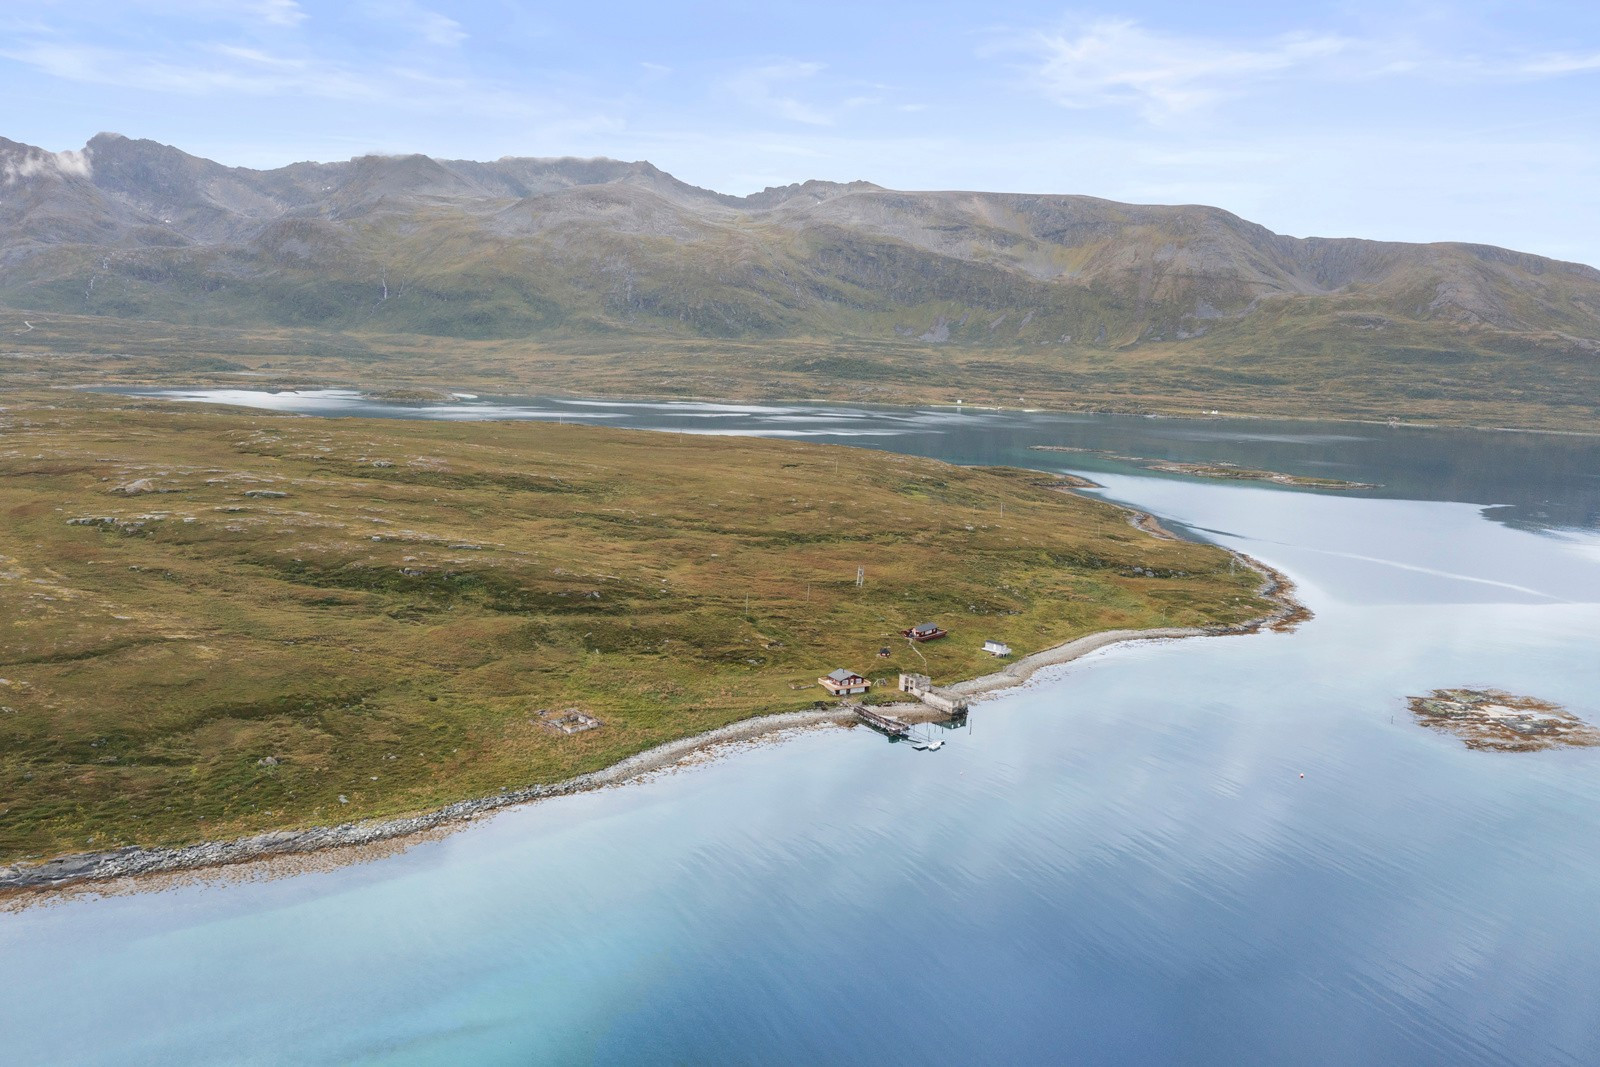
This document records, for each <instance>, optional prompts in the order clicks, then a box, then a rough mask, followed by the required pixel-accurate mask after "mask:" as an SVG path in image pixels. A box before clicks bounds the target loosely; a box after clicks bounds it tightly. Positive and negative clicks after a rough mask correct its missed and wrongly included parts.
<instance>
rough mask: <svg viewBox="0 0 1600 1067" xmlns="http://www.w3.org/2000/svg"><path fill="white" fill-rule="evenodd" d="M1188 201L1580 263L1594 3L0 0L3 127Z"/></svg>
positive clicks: (717, 184)
mask: <svg viewBox="0 0 1600 1067" xmlns="http://www.w3.org/2000/svg"><path fill="white" fill-rule="evenodd" d="M102 130H108V131H114V132H117V133H122V134H125V135H127V136H130V137H148V138H151V139H154V140H157V141H161V142H163V143H166V144H171V145H176V146H177V147H179V148H182V149H183V150H185V151H187V152H191V153H194V154H196V155H202V156H206V157H209V158H212V159H216V160H218V161H220V162H223V163H228V164H233V165H240V166H254V167H266V166H277V165H281V164H285V163H289V162H294V161H298V160H304V159H317V160H336V159H347V158H350V157H351V156H355V155H362V154H366V153H370V152H383V153H406V152H423V153H426V154H428V155H432V156H437V157H442V158H465V159H494V158H498V157H501V156H507V155H520V156H564V155H572V156H612V157H616V158H621V159H648V160H650V161H651V162H653V163H655V164H656V165H657V166H659V167H661V168H662V169H664V170H667V171H670V172H671V173H673V174H675V175H677V176H678V177H680V178H682V179H684V180H685V181H689V182H692V183H694V184H696V185H702V186H706V187H708V188H713V189H717V190H720V191H723V192H730V193H748V192H753V191H755V190H758V189H761V188H764V187H766V186H769V185H784V184H788V183H790V182H797V181H804V180H806V179H808V178H823V179H829V180H834V181H851V180H855V179H866V180H868V181H873V182H876V183H878V184H880V185H885V186H890V187H894V188H905V189H952V188H955V189H983V190H1004V191H1019V192H1042V193H1083V194H1088V195H1092V196H1101V197H1107V198H1110V199H1114V200H1127V201H1134V202H1139V203H1203V204H1213V205H1216V206H1219V207H1223V208H1226V209H1228V210H1230V211H1233V212H1235V213H1237V214H1239V215H1242V216H1244V217H1245V218H1248V219H1251V220H1252V221H1255V222H1259V223H1262V224H1263V225H1266V226H1268V227H1270V228H1271V229H1274V230H1276V231H1278V232H1280V233H1290V234H1294V235H1296V236H1323V237H1371V238H1380V239H1391V240H1407V241H1434V240H1463V241H1476V242H1482V243H1487V244H1498V245H1505V246H1508V247H1512V248H1517V249H1521V250H1524V251H1530V252H1537V253H1540V254H1544V255H1549V256H1556V257H1559V258H1563V259H1574V260H1579V261H1582V262H1587V263H1591V264H1600V3H1595V2H1593V0H1584V2H1571V0H1566V2H1554V0H1522V2H1517V3H1505V2H1487V0H1478V2H1467V0H1463V2H1449V0H1442V2H1411V0H1384V2H1373V0H1350V2H1344V3H1283V2H1281V0H1280V2H1277V3H1249V2H1242V0H1212V2H1209V3H1203V4H1202V3H1195V2H1193V0H1169V2H1157V0H1152V2H1141V3H1133V2H1123V3H1116V2H1107V3H1102V4H1093V3H1090V4H1086V5H1061V4H1056V3H1036V2H1017V3H1007V2H1005V0H992V2H990V3H984V4H978V3H944V2H940V0H918V2H913V3H904V2H900V0H884V2H878V3H862V2H860V0H856V2H854V3H848V4H838V3H832V2H829V0H808V2H805V3H799V2H792V0H767V2H765V3H759V4H757V3H737V4H736V3H676V4H675V3H670V2H660V0H657V2H650V3H634V2H627V0H617V2H611V3H589V4H583V3H574V2H572V0H566V2H563V3H523V2H513V0H479V2H475V3H443V2H434V0H344V2H339V3H332V2H323V0H116V2H106V0H0V136H5V137H9V138H11V139H13V140H17V141H22V142H25V143H28V144H33V145H38V146H40V147H43V148H48V149H52V150H57V151H60V150H68V149H73V148H78V147H81V146H82V144H83V143H84V142H85V141H86V140H88V138H90V137H91V136H93V135H94V134H95V133H98V132H100V131H102Z"/></svg>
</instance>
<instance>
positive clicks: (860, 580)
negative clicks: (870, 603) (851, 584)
mask: <svg viewBox="0 0 1600 1067" xmlns="http://www.w3.org/2000/svg"><path fill="white" fill-rule="evenodd" d="M866 581H867V568H865V567H857V568H856V588H857V589H860V588H861V587H862V586H863V585H864V584H866Z"/></svg>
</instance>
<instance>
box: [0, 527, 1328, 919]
mask: <svg viewBox="0 0 1600 1067" xmlns="http://www.w3.org/2000/svg"><path fill="white" fill-rule="evenodd" d="M1117 506H1118V507H1124V509H1125V510H1128V511H1129V512H1130V513H1131V514H1130V520H1129V521H1130V523H1131V524H1133V525H1136V526H1137V525H1138V524H1139V522H1140V520H1141V519H1143V520H1147V521H1150V522H1154V521H1155V520H1154V517H1153V516H1150V515H1148V514H1147V513H1145V512H1139V511H1137V510H1136V509H1132V508H1126V506H1125V505H1117ZM1141 528H1143V527H1141ZM1162 532H1163V533H1164V534H1165V535H1166V536H1167V537H1171V536H1173V535H1172V534H1170V533H1167V532H1166V531H1162ZM1158 536H1159V535H1158ZM1233 554H1234V555H1235V556H1236V557H1238V558H1239V559H1240V560H1241V561H1242V562H1243V563H1244V564H1245V565H1246V566H1248V567H1249V568H1250V569H1251V570H1253V571H1255V572H1256V573H1257V574H1259V575H1261V577H1262V585H1261V588H1260V590H1259V593H1258V595H1260V596H1262V597H1264V598H1266V599H1269V600H1273V601H1276V602H1277V603H1278V605H1279V606H1278V609H1277V610H1276V611H1273V612H1269V613H1268V614H1266V615H1263V616H1261V617H1260V618H1258V619H1253V620H1250V621H1249V622H1244V623H1236V624H1232V625H1219V626H1209V627H1157V628H1154V629H1149V630H1102V631H1100V632H1098V633H1092V634H1085V635H1083V636H1082V637H1077V638H1074V639H1072V640H1071V641H1067V642H1065V643H1063V644H1060V645H1056V646H1054V647H1052V648H1046V649H1042V650H1040V651H1038V652H1034V653H1030V654H1029V655H1026V656H1023V657H1021V658H1020V659H1017V660H1015V661H1014V662H1011V663H1008V664H1006V665H1005V666H1004V667H1002V668H1001V669H999V670H997V671H994V672H992V673H990V674H984V675H980V676H978V677H977V678H970V679H967V680H965V681H961V682H955V683H952V684H951V685H949V686H946V687H944V688H946V689H947V690H949V691H951V692H954V693H957V694H959V695H961V696H966V697H985V696H990V695H993V694H995V693H998V692H1003V691H1005V690H1008V689H1014V688H1016V687H1018V686H1021V685H1023V684H1024V683H1026V682H1027V681H1029V680H1030V679H1031V678H1032V677H1033V676H1034V675H1035V674H1036V673H1038V672H1039V671H1040V670H1042V669H1044V668H1046V667H1054V666H1059V665H1061V664H1065V663H1071V662H1073V661H1074V660H1077V659H1081V658H1082V657H1084V656H1087V655H1089V654H1090V653H1092V652H1097V651H1099V650H1100V649H1103V648H1109V647H1111V646H1112V645H1118V644H1126V643H1130V642H1135V641H1162V640H1175V639H1179V638H1187V637H1222V636H1236V635H1243V634H1253V633H1259V632H1260V631H1262V630H1273V631H1279V632H1281V631H1286V630H1289V629H1293V627H1294V626H1295V625H1297V624H1298V623H1299V622H1300V621H1302V620H1303V619H1306V618H1309V617H1310V612H1309V611H1308V610H1307V609H1306V608H1305V606H1304V605H1303V604H1301V603H1300V602H1299V600H1298V599H1296V598H1295V596H1294V584H1293V583H1292V582H1291V581H1290V580H1289V579H1288V578H1287V577H1286V576H1285V575H1283V574H1282V573H1281V572H1279V571H1277V570H1275V569H1274V568H1272V567H1269V566H1267V565H1266V564H1264V563H1262V562H1260V561H1259V560H1255V559H1252V558H1251V557H1249V556H1247V555H1245V554H1243V553H1240V552H1235V553H1233ZM923 707H924V706H923V705H920V704H918V705H914V706H910V707H907V708H906V711H909V713H910V714H909V716H907V717H913V718H918V719H921V718H924V717H926V716H921V715H918V714H917V711H918V710H921V709H923ZM927 710H928V711H930V712H931V711H932V709H927ZM854 722H855V717H854V715H853V714H852V713H850V712H849V711H846V710H843V709H842V708H840V707H838V706H832V707H827V708H817V709H811V710H804V711H790V712H778V713H775V714H772V715H756V716H752V717H751V718H748V719H740V720H739V721H737V722H733V723H729V724H728V725H726V726H721V727H718V728H716V729H714V730H710V731H707V732H705V733H700V734H694V735H691V736H689V737H683V738H678V739H677V740H674V741H667V742H664V743H663V744H660V745H657V746H655V747H654V748H649V749H645V750H644V751H643V752H638V753H635V754H634V755H632V756H629V757H627V758H626V759H623V760H620V761H618V762H617V763H613V764H612V765H611V766H609V767H604V768H601V769H600V770H597V771H590V772H589V773H587V774H580V775H577V776H576V777H573V778H568V779H565V780H563V781H560V782H552V783H546V784H542V785H533V786H528V787H527V788H524V789H514V790H508V791H505V792H501V793H495V794H491V795H489V796H484V797H475V798H471V799H467V800H460V801H457V802H455V803H453V804H448V805H445V806H444V807H442V808H436V809H434V810H432V811H427V812H422V813H420V814H417V815H411V816H403V817H399V818H393V819H376V820H364V821H360V822H352V823H341V824H339V825H336V826H319V827H310V828H306V829H301V830H273V831H268V832H266V833H261V834H252V835H250V836H248V837H240V838H233V839H229V840H223V841H201V842H197V843H195V844H192V845H180V846H174V847H168V848H143V847H140V846H137V845H130V846H127V847H124V848H119V849H110V850H106V851H101V852H84V853H75V854H71V855H66V856H57V857H55V858H53V859H49V860H45V861H43V862H40V863H19V864H12V865H9V866H3V867H0V904H3V903H7V902H15V900H16V898H18V897H25V898H26V897H32V898H36V899H39V900H43V899H48V898H49V897H50V896H51V895H52V894H56V893H59V892H66V891H73V890H83V889H89V888H92V887H93V886H95V885H97V884H105V883H112V882H116V881H120V880H124V879H142V878H150V877H152V876H160V875H175V874H185V873H196V872H202V871H206V870H218V869H223V868H235V867H242V866H244V865H247V864H252V863H260V862H263V861H266V862H271V861H275V860H291V859H296V858H299V859H302V860H303V859H304V858H306V857H308V856H313V855H316V856H320V857H323V858H324V859H325V860H327V861H328V862H331V863H334V864H338V863H339V862H340V860H341V857H340V856H339V855H338V854H339V853H341V852H346V853H351V855H348V856H347V857H345V858H343V860H344V862H349V863H357V862H361V861H362V859H364V858H365V856H364V855H361V854H359V853H362V852H363V850H367V849H370V847H371V846H373V845H379V844H385V843H387V844H390V845H393V846H396V847H401V848H403V847H405V846H406V844H407V843H408V841H412V840H415V839H421V838H423V837H425V836H427V835H429V834H432V833H437V832H440V831H443V832H446V833H448V832H453V831H454V830H457V829H462V828H465V827H466V826H468V825H470V824H471V823H472V821H473V820H475V819H477V818H479V817H480V816H483V815H488V814H491V813H493V812H496V811H500V810H502V809H505V808H511V807H518V806H521V805H523V804H528V803H532V802H534V801H539V800H546V799H549V798H552V797H559V796H570V795H572V794H575V793H583V792H588V791H590V790H594V789H601V788H605V787H607V786H613V785H623V784H625V783H627V782H631V781H635V780H637V779H639V778H642V777H644V776H646V775H649V774H652V773H655V772H657V771H663V770H668V769H671V768H674V767H678V766H681V765H683V764H684V763H686V762H687V761H688V760H689V759H690V758H692V757H694V756H697V755H700V754H702V753H704V752H706V751H708V750H714V749H717V748H720V747H722V746H725V745H730V744H734V743H737V742H741V741H753V740H757V739H760V738H764V737H769V736H771V735H773V734H779V733H783V732H786V731H789V730H796V729H803V728H807V727H813V726H824V725H829V724H833V725H839V726H845V725H846V724H853V723H854ZM7 898H11V899H10V901H8V899H7Z"/></svg>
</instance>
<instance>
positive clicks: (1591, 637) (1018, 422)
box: [0, 393, 1600, 1064]
mask: <svg viewBox="0 0 1600 1067" xmlns="http://www.w3.org/2000/svg"><path fill="white" fill-rule="evenodd" d="M223 399H228V400H230V401H232V402H235V403H238V402H252V403H258V404H263V405H269V404H270V405H273V406H277V407H279V408H283V409H288V410H305V411H314V412H315V413H317V414H385V415H399V416H408V417H435V418H463V417H520V418H547V419H548V418H561V419H565V420H567V421H600V422H605V423H607V424H610V425H617V426H638V427H643V428H652V429H678V430H685V429H687V430H691V431H696V432H716V433H784V434H788V435H804V436H808V437H815V438H816V439H818V440H835V441H846V442H849V443H854V444H860V445H866V446H869V447H875V448H889V449H896V450H903V451H907V452H914V453H917V454H923V455H934V456H939V457H941V458H945V459H950V460H954V461H956V462H963V463H1001V462H1004V463H1013V464H1026V465H1030V466H1037V467H1041V468H1044V469H1049V470H1074V471H1079V472H1082V473H1085V474H1088V475H1089V476H1090V477H1093V478H1095V479H1096V480H1097V481H1100V482H1102V483H1103V484H1104V485H1105V486H1106V489H1105V490H1104V492H1105V494H1106V495H1107V496H1109V497H1111V498H1114V499H1117V500H1122V501H1128V502H1133V503H1137V504H1139V505H1140V506H1142V507H1145V508H1148V509H1150V510H1152V511H1154V512H1156V513H1157V514H1160V515H1162V516H1165V517H1167V518H1168V519H1170V520H1171V521H1173V522H1174V523H1176V524H1180V525H1181V526H1183V527H1184V528H1185V529H1187V530H1189V531H1191V533H1192V534H1193V535H1194V536H1200V537H1205V538H1208V539H1211V540H1215V541H1217V542H1220V543H1222V544H1226V545H1229V546H1231V547H1236V548H1239V549H1242V550H1244V551H1246V552H1249V553H1251V554H1252V555H1255V556H1257V557H1259V558H1261V559H1263V560H1265V561H1267V562H1269V563H1271V564H1273V565H1274V566H1277V567H1280V568H1282V569H1283V570H1285V571H1287V572H1288V573H1289V574H1291V575H1292V576H1293V577H1294V578H1295V580H1296V581H1297V582H1298V583H1299V584H1300V587H1301V591H1302V595H1303V597H1304V599H1305V600H1306V601H1307V603H1308V604H1309V605H1310V606H1311V607H1312V608H1313V609H1314V610H1315V611H1316V613H1317V617H1316V618H1315V619H1314V620H1313V621H1311V622H1310V623H1308V624H1306V625H1305V626H1304V627H1302V628H1301V629H1300V630H1299V631H1298V632H1296V633H1294V634H1289V635H1263V636H1254V637H1236V638H1209V639H1201V640H1189V641H1180V642H1165V643H1151V644H1143V645H1135V646H1122V647H1119V648H1115V649H1111V650H1106V651H1104V652H1102V653H1099V654H1096V655H1094V656H1092V657H1089V658H1088V659H1085V660H1082V661H1080V662H1078V663H1075V664H1071V665H1068V666H1065V667H1062V668H1057V669H1055V670H1053V671H1051V672H1047V673H1046V674H1043V675H1041V676H1039V677H1038V678H1036V680H1035V681H1034V683H1032V684H1030V685H1029V686H1027V687H1025V688H1023V689H1019V690H1013V691H1011V692H1010V693H1007V694H1004V695H1002V696H999V697H997V698H994V699H991V700H988V701H986V702H984V703H982V704H980V705H978V707H977V708H976V709H975V710H974V713H973V715H972V720H971V728H970V730H968V731H962V732H956V733H952V734H950V735H948V738H949V743H948V744H947V745H946V746H945V747H944V748H943V749H942V750H941V751H939V752H936V753H919V752H915V751H913V750H911V749H909V748H908V747H907V746H903V745H890V744H888V743H886V742H884V741H883V740H882V739H881V738H878V737H877V736H876V735H872V734H868V733H866V732H865V731H860V730H856V731H837V730H818V731H808V732H803V733H800V734H798V735H794V736H792V737H790V738H788V739H786V740H784V741H782V742H780V743H777V744H768V745H760V746H755V747H751V748H748V749H746V750H743V751H739V752H737V753H735V754H732V755H730V756H729V757H727V758H724V759H721V760H718V761H715V762H712V763H710V764H707V765H702V766H697V767H693V768H690V769H685V770H681V771H678V772H675V773H670V774H664V775H660V776H657V777H655V778H653V779H651V780H649V781H645V782H642V783H637V784H633V785H629V786H626V787H621V788H617V789H611V790H606V791H602V792H598V793H593V794H588V795H584V796H578V797H570V798H564V799H561V800H556V801H551V802H547V803H543V804H537V805H532V806H528V807H525V808H521V809H517V810H514V811H509V812H505V813H503V814H501V815H499V816H497V817H495V818H493V819H490V820H487V821H485V822H483V823H481V824H477V825H475V826H473V827H471V828H469V829H466V830H463V831H461V832H459V833H456V834H453V835H451V836H449V837H446V838H444V839H442V840H439V841H433V842H426V843H422V844H419V845H417V846H415V847H413V848H411V849H409V850H408V851H406V852H404V853H402V854H400V855H397V856H394V857H390V858H387V859H383V860H378V861H374V862H370V863H366V864H363V865H359V866H352V867H345V868H342V869H338V870H333V871H326V872H320V873H312V874H306V875H302V876H298V877H291V878H285V879H281V880H277V881H271V882H261V883H246V884H231V885H230V884H224V885H214V886H195V887H187V888H179V889H173V890H168V891H164V892H160V893H146V894H141V895H133V896H126V897H117V898H109V899H101V900H93V899H75V900H71V901H68V902H65V903H61V904H58V905H56V906H53V907H44V908H33V909H30V910H26V911H22V912H18V913H13V914H4V915H0V978H3V979H4V988H5V990H6V993H5V995H4V996H3V997H0V1035H3V1036H0V1050H3V1051H0V1059H5V1060H7V1061H10V1062H19V1063H45V1062H66V1063H80V1062H81V1063H105V1064H126V1063H163V1064H165V1063H174V1062H207V1063H209V1062H260V1063H279V1062H297V1063H306V1062H309V1063H342V1062H381V1063H419V1064H421V1063H462V1062H485V1063H530V1062H559V1063H569V1062H601V1063H613V1062H640V1061H644V1062H741V1063H743V1062H760V1063H808V1064H809V1063H885V1062H887V1063H924V1062H985V1063H991V1062H1084V1061H1088V1062H1143V1063H1150V1062H1155V1063H1165V1062H1184V1063H1215V1064H1239V1063H1274V1064H1280V1063H1353V1062H1369V1063H1385V1064H1390V1063H1441V1064H1446V1063H1448V1064H1458V1063H1519V1064H1527V1063H1533V1064H1592V1063H1596V1062H1600V922H1597V921H1596V915H1597V912H1600V750H1572V751H1563V752H1549V753H1533V754H1515V755H1507V754H1486V753H1476V752H1471V751H1469V750H1467V749H1466V748H1464V747H1463V746H1462V745H1461V744H1460V743H1459V742H1458V741H1455V740H1454V739H1452V738H1449V737H1445V736H1440V735H1437V734H1434V733H1431V732H1429V731H1426V730H1423V729H1421V728H1419V727H1417V726H1415V725H1413V724H1412V723H1411V722H1410V720H1409V714H1408V712H1407V710H1406V707H1405V697H1406V696H1407V695H1410V694H1417V693H1422V692H1425V691H1427V690H1430V689H1433V688H1436V687H1440V686H1455V685H1483V686H1499V687H1503V688H1507V689H1511V690H1514V691H1518V692H1525V693H1529V694H1532V695H1536V696H1540V697H1545V698H1548V699H1552V700H1556V701H1559V702H1562V703H1564V704H1566V705H1567V706H1568V707H1570V708H1572V709H1573V710H1574V711H1576V712H1578V713H1579V714H1581V715H1584V716H1585V717H1586V718H1589V719H1590V720H1591V721H1600V655H1597V654H1596V642H1597V636H1596V635H1597V634H1600V519H1597V516H1600V477H1597V476H1600V443H1597V442H1595V441H1592V440H1590V439H1585V438H1563V437H1551V436H1536V435H1521V434H1494V433H1468V432H1445V431H1408V430H1391V429H1387V428H1382V427H1363V426H1350V425H1334V424H1327V425H1319V424H1308V423H1289V422H1265V421H1260V422H1254V421H1253V422H1249V423H1231V422H1215V423H1194V422H1177V421H1170V420H1147V419H1132V418H1126V419H1124V418H1095V417H1068V416H1047V415H1026V414H1004V415H1002V414H982V413H971V412H964V413H955V412H904V411H898V412H896V411H873V410H864V409H863V410H849V409H842V408H814V407H801V406H772V407H769V408H748V407H734V406H712V405H623V404H616V403H607V402H586V403H578V402H571V401H550V400H542V401H528V400H516V399H495V400H492V401H491V400H486V399H477V400H469V401H467V402H464V403H461V404H456V405H449V406H443V407H436V408H400V407H395V406H392V405H371V404H369V403H367V402H365V401H363V400H361V399H360V398H358V397H354V396H351V395H346V394H328V393H323V394H296V395H295V396H293V397H286V396H282V395H280V396H278V397H269V398H262V397H251V396H246V395H238V394H235V395H229V396H226V397H224V398H223ZM1035 443H1049V444H1062V445H1070V446H1074V447H1086V448H1099V449H1107V450H1110V451H1112V452H1120V453H1129V454H1137V455H1145V456H1154V457H1160V458H1171V459H1180V460H1203V461H1218V460H1222V461H1228V462H1236V463H1241V464H1244V465H1249V466H1261V467H1268V468H1272V469H1277V470H1287V471H1292V472H1297V473H1306V474H1321V475H1327V476H1333V477H1341V478H1349V479H1354V480H1360V481H1371V482H1380V483H1383V486H1382V488H1380V489H1376V490H1371V491H1364V492H1361V493H1357V494H1332V493H1318V492H1309V491H1300V490H1285V489H1277V488H1265V487H1260V486H1253V485H1241V484H1226V483H1215V482H1205V481H1201V480H1197V479H1191V478H1184V477H1173V476H1155V475H1150V474H1148V473H1145V472H1140V471H1137V470H1136V469H1135V468H1132V467H1129V466H1127V465H1126V464H1122V463H1119V462H1117V461H1115V460H1112V459H1109V458H1107V457H1105V456H1102V455H1096V454H1091V453H1060V452H1039V451H1031V450H1029V449H1028V448H1027V446H1028V445H1029V444H1035ZM1302 774H1303V775H1304V777H1303V778H1302V777H1301V775H1302Z"/></svg>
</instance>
